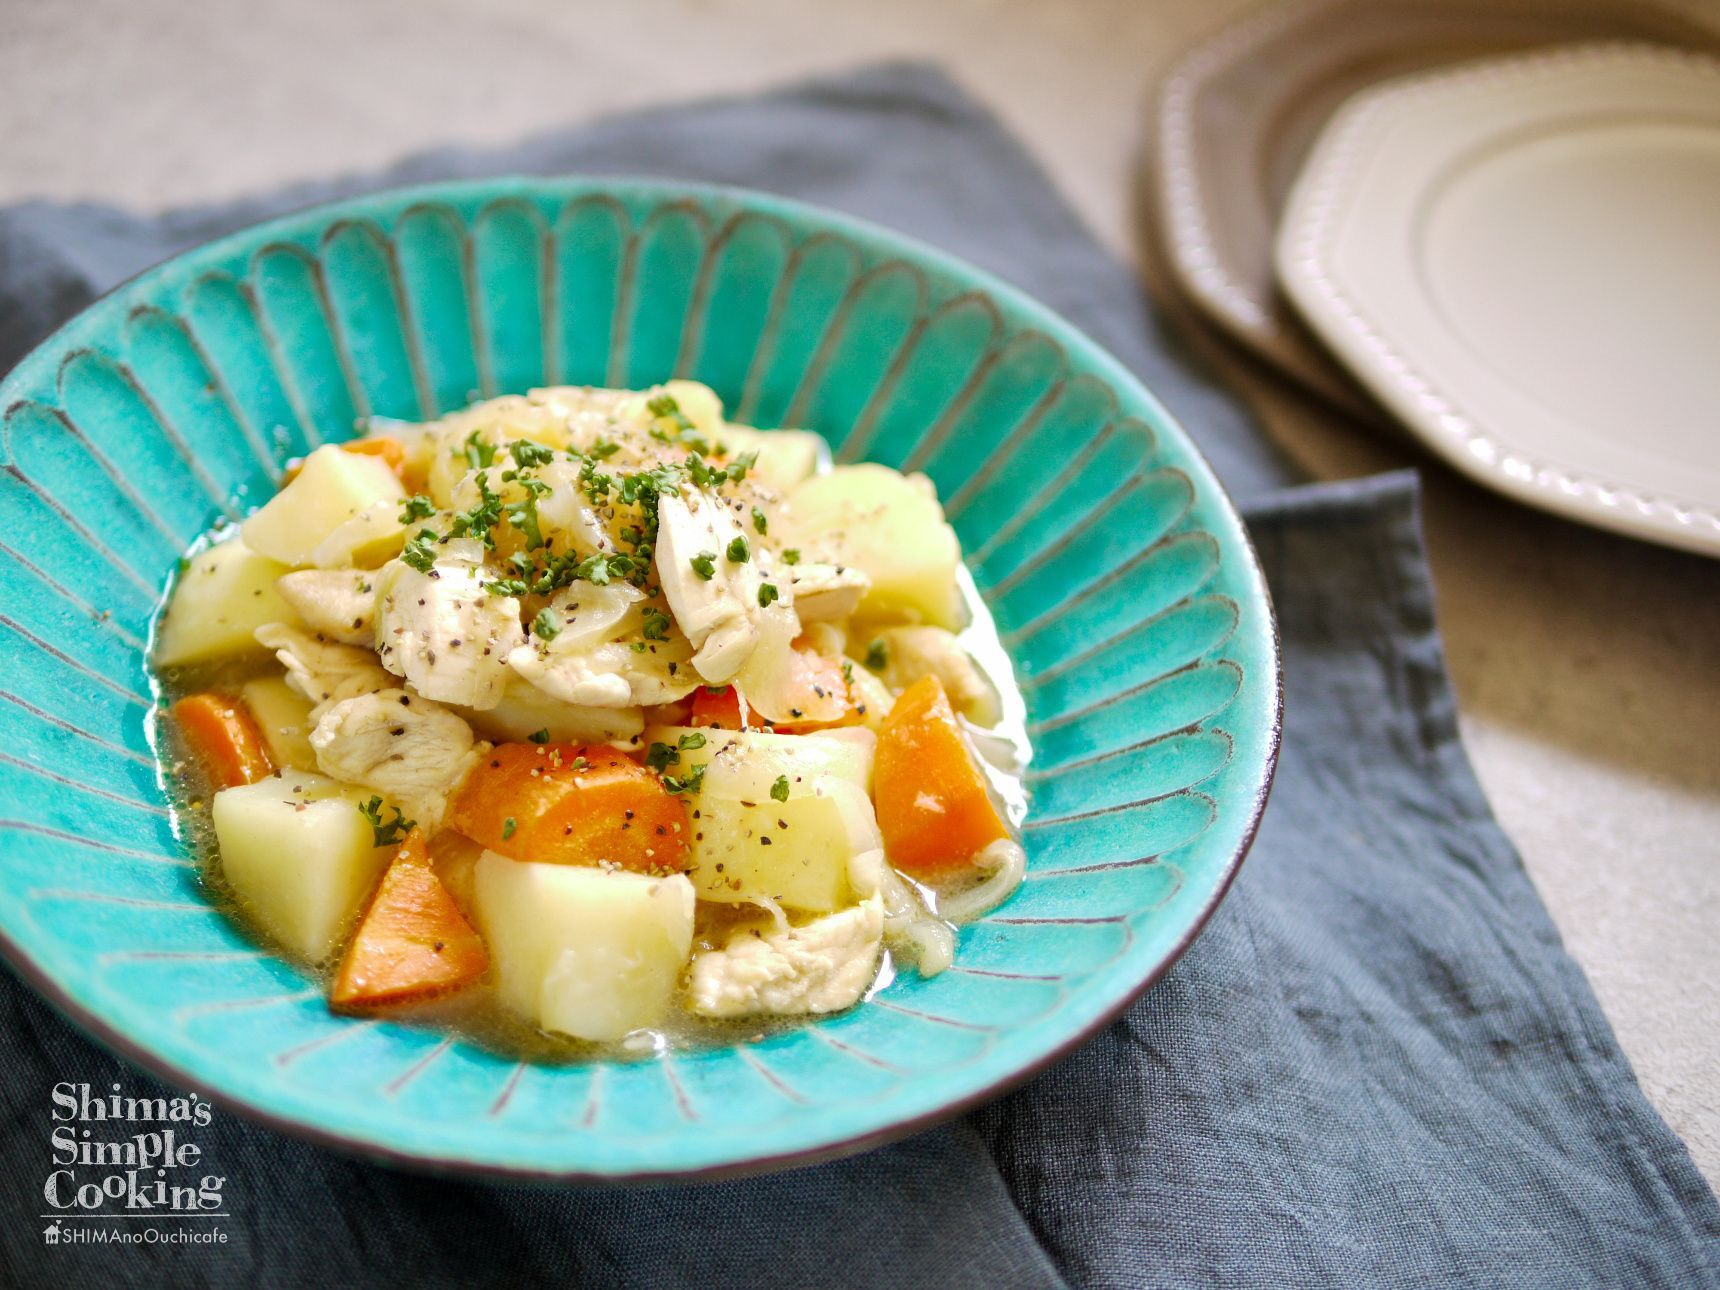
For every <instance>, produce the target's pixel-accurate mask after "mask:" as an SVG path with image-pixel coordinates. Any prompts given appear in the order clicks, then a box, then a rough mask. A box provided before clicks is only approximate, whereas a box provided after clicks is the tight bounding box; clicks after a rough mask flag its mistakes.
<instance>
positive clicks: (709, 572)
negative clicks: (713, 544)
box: [687, 551, 717, 582]
mask: <svg viewBox="0 0 1720 1290" xmlns="http://www.w3.org/2000/svg"><path fill="white" fill-rule="evenodd" d="M687 563H688V564H690V565H692V566H693V572H694V573H696V574H698V575H699V576H700V577H701V578H703V579H704V580H705V581H706V582H709V581H710V580H711V579H712V578H714V577H716V576H717V553H716V552H715V551H701V552H699V554H697V555H696V556H694V557H693V558H692V559H691V560H689V561H687Z"/></svg>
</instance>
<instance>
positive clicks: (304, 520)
mask: <svg viewBox="0 0 1720 1290" xmlns="http://www.w3.org/2000/svg"><path fill="white" fill-rule="evenodd" d="M405 496H406V490H405V489H403V488H401V486H400V480H399V479H398V478H397V477H396V476H395V474H394V472H393V471H392V470H390V469H389V468H388V465H387V463H385V462H384V461H383V460H382V459H381V458H380V457H372V456H367V455H365V454H363V453H352V452H342V451H341V449H340V448H339V447H338V446H336V445H334V444H328V445H326V446H324V447H321V448H318V449H317V450H316V451H315V452H313V453H312V454H311V455H310V456H309V457H307V458H305V464H304V469H303V470H301V471H299V473H298V474H297V475H295V476H294V477H293V481H292V482H291V483H290V484H288V485H287V486H286V487H285V488H283V489H281V491H280V492H278V493H276V494H275V495H274V496H273V497H271V498H270V499H269V500H268V502H267V503H265V504H264V506H263V508H262V509H261V510H259V511H258V512H257V513H256V514H255V515H253V516H251V518H250V519H248V520H246V521H245V523H244V525H243V526H242V527H241V530H240V531H241V532H242V533H243V534H244V536H245V542H246V543H247V544H248V545H249V546H250V547H251V548H252V549H253V550H255V551H260V552H262V553H263V554H264V555H267V556H269V557H270V558H272V559H275V560H279V561H280V562H281V563H283V564H289V565H294V566H303V565H309V564H315V565H317V566H318V567H320V568H332V567H335V566H338V565H341V564H347V563H352V562H353V561H354V560H355V559H357V558H360V557H363V556H365V555H366V554H367V553H368V555H369V556H370V557H374V556H376V555H378V554H380V555H381V558H382V559H384V560H385V559H387V558H388V555H389V554H391V553H392V552H390V551H389V550H388V547H389V545H390V544H391V543H392V546H393V549H394V550H398V549H399V548H400V545H401V541H402V540H404V534H405V529H404V526H402V525H401V523H400V517H399V510H400V506H399V503H400V502H401V501H402V500H403V499H404V498H405Z"/></svg>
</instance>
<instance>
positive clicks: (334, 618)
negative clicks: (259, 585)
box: [275, 569, 376, 649]
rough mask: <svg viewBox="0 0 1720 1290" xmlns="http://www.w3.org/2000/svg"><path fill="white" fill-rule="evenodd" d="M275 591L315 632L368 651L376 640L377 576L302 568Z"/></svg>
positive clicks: (280, 581)
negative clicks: (359, 646) (362, 647)
mask: <svg viewBox="0 0 1720 1290" xmlns="http://www.w3.org/2000/svg"><path fill="white" fill-rule="evenodd" d="M275 590H276V591H278V592H280V593H281V599H282V600H284V601H286V602H287V603H288V604H289V605H291V606H292V607H293V611H294V612H295V613H297V614H298V616H299V617H300V618H302V619H303V620H304V622H305V625H306V626H308V627H309V628H310V629H311V630H312V631H314V632H316V633H317V634H318V635H321V636H326V637H328V638H329V639H330V640H337V641H340V642H341V643H342V644H345V645H362V646H364V647H365V648H366V649H369V648H370V647H371V645H372V644H373V643H374V641H375V639H376V575H375V574H374V573H371V572H368V571H365V570H354V569H299V570H296V571H294V572H292V573H286V574H282V575H281V576H280V577H279V578H277V579H275Z"/></svg>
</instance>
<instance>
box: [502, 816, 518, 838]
mask: <svg viewBox="0 0 1720 1290" xmlns="http://www.w3.org/2000/svg"><path fill="white" fill-rule="evenodd" d="M518 827H519V826H518V825H517V824H515V823H514V817H513V816H511V815H510V816H508V818H507V819H505V820H503V821H502V841H503V842H506V841H507V840H508V839H509V838H511V837H513V836H514V830H515V829H516V828H518Z"/></svg>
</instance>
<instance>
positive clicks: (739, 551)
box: [723, 537, 752, 564]
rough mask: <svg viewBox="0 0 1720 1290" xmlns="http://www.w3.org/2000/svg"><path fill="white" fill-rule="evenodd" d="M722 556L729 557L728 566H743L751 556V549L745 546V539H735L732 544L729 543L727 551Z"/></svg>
mask: <svg viewBox="0 0 1720 1290" xmlns="http://www.w3.org/2000/svg"><path fill="white" fill-rule="evenodd" d="M723 554H724V555H726V556H728V557H729V563H730V564H745V563H746V562H747V557H749V556H750V555H752V548H751V547H749V546H747V540H746V538H744V537H736V538H735V540H734V541H733V542H730V543H729V549H728V550H727V551H725V552H724V553H723Z"/></svg>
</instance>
